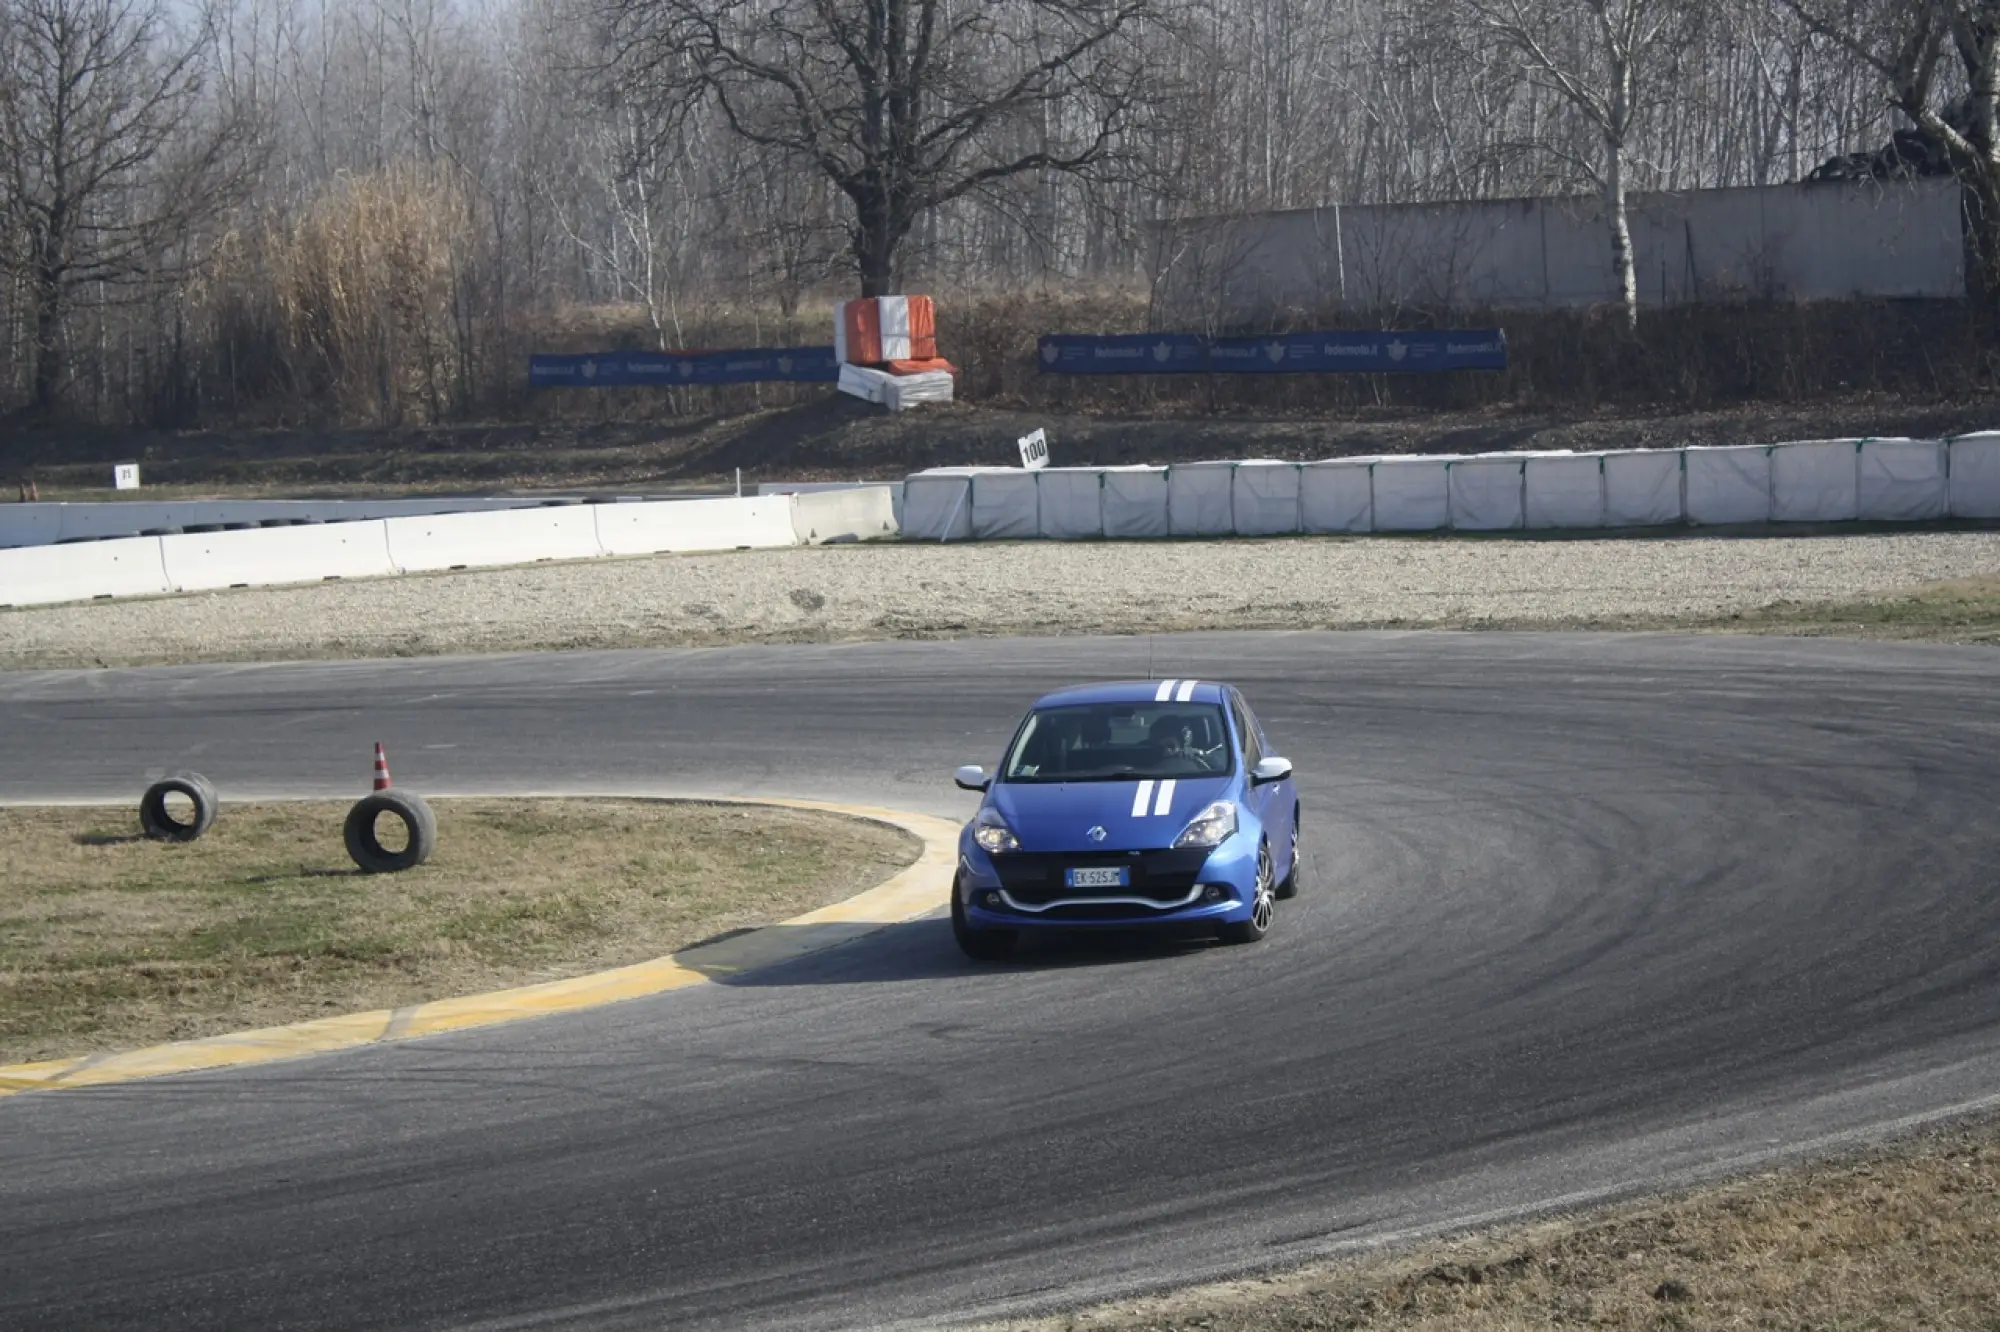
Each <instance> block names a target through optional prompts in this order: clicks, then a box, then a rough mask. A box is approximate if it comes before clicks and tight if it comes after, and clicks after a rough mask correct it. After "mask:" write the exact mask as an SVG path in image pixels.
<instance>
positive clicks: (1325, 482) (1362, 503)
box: [1299, 458, 1375, 534]
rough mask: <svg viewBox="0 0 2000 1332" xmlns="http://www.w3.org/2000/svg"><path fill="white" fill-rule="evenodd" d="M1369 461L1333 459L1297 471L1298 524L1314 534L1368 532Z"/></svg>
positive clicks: (1371, 508) (1371, 522)
mask: <svg viewBox="0 0 2000 1332" xmlns="http://www.w3.org/2000/svg"><path fill="white" fill-rule="evenodd" d="M1374 463H1375V459H1373V458H1333V459H1329V460H1328V461H1326V462H1312V463H1306V464H1305V465H1304V466H1302V467H1300V468H1299V521H1300V525H1301V527H1302V528H1303V529H1304V530H1305V531H1307V532H1312V533H1317V534H1326V533H1333V532H1371V531H1373V530H1374V529H1375V494H1374V488H1373V486H1372V485H1371V484H1370V480H1369V471H1370V469H1371V468H1372V467H1373V465H1374Z"/></svg>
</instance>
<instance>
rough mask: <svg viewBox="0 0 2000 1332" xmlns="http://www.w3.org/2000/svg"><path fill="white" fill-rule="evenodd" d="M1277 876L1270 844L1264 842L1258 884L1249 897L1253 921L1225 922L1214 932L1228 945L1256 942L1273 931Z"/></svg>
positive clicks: (1259, 857) (1259, 846)
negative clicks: (1272, 915) (1272, 917)
mask: <svg viewBox="0 0 2000 1332" xmlns="http://www.w3.org/2000/svg"><path fill="white" fill-rule="evenodd" d="M1276 878H1277V873H1276V870H1275V869H1274V867H1273V866H1272V864H1271V844H1270V843H1269V842H1262V843H1259V844H1258V847H1257V885H1256V887H1255V888H1254V889H1253V890H1252V892H1251V895H1250V919H1248V920H1225V921H1223V922H1222V924H1220V925H1218V926H1216V928H1215V932H1216V933H1217V934H1218V935H1220V936H1221V937H1222V942H1224V943H1228V944H1249V943H1256V942H1257V941H1258V940H1259V939H1261V938H1263V937H1264V936H1265V935H1266V934H1268V933H1270V930H1271V913H1272V910H1273V903H1274V902H1275V901H1276V900H1277V891H1276V885H1275V883H1274V880H1275V879H1276Z"/></svg>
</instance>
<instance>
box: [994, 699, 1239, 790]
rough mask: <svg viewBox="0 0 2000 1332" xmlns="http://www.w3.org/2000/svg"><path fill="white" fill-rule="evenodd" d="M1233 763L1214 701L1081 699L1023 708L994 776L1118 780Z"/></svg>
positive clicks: (1210, 771)
mask: <svg viewBox="0 0 2000 1332" xmlns="http://www.w3.org/2000/svg"><path fill="white" fill-rule="evenodd" d="M1234 770H1235V760H1234V759H1232V758H1231V757H1230V753H1229V730H1228V727H1227V724H1226V723H1225V722H1224V720H1223V716H1222V709H1221V708H1220V707H1218V706H1216V705H1215V704H1213V703H1150V702H1149V703H1080V704H1074V705H1071V706H1068V707H1059V708H1040V709H1037V710H1036V711H1035V712H1032V713H1030V714H1029V716H1028V720H1027V722H1026V724H1025V725H1023V726H1022V727H1021V733H1020V735H1018V736H1016V737H1015V739H1014V748H1013V749H1012V750H1011V751H1009V753H1008V755H1007V762H1006V764H1005V765H1004V766H1003V767H1002V768H1001V780H1002V781H1008V782H1120V781H1135V780H1141V781H1142V780H1145V779H1146V778H1155V779H1162V778H1169V777H1223V776H1227V775H1228V774H1229V773H1231V772H1233V771H1234Z"/></svg>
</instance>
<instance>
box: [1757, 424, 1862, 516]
mask: <svg viewBox="0 0 2000 1332" xmlns="http://www.w3.org/2000/svg"><path fill="white" fill-rule="evenodd" d="M1860 508H1861V441H1860V440H1858V439H1818V440H1809V441H1804V442H1801V443H1796V444H1777V445H1774V446H1772V449H1771V521H1772V522H1774V523H1851V522H1853V521H1854V519H1855V518H1856V517H1857V516H1858V515H1859V513H1860Z"/></svg>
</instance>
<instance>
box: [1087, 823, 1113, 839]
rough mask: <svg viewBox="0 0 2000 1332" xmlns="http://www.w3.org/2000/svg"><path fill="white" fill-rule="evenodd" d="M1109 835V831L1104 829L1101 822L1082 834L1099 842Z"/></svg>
mask: <svg viewBox="0 0 2000 1332" xmlns="http://www.w3.org/2000/svg"><path fill="white" fill-rule="evenodd" d="M1110 835H1111V834H1110V833H1107V832H1105V831H1104V825H1103V824H1101V823H1100V824H1098V825H1097V826H1096V827H1095V828H1092V829H1091V830H1090V831H1089V832H1087V833H1085V834H1084V836H1085V837H1088V838H1089V839H1090V840H1091V841H1093V842H1101V841H1103V840H1104V839H1105V838H1107V837H1109V836H1110Z"/></svg>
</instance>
